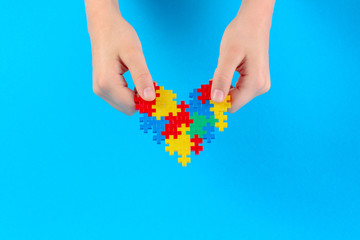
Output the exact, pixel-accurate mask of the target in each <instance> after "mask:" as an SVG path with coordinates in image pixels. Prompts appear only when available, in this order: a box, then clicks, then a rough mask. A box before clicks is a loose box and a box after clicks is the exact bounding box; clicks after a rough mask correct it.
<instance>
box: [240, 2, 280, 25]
mask: <svg viewBox="0 0 360 240" xmlns="http://www.w3.org/2000/svg"><path fill="white" fill-rule="evenodd" d="M274 4H275V0H243V1H242V3H241V7H240V9H239V11H238V14H237V16H236V18H238V19H239V21H241V22H243V23H244V22H246V23H248V24H250V25H251V26H252V27H253V28H254V30H256V29H258V30H263V31H264V30H265V31H270V27H271V20H272V14H273V10H274Z"/></svg>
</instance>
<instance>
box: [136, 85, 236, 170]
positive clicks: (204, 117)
mask: <svg viewBox="0 0 360 240" xmlns="http://www.w3.org/2000/svg"><path fill="white" fill-rule="evenodd" d="M211 84H212V81H211V80H210V81H209V84H205V85H201V87H200V88H198V89H194V90H193V91H192V92H191V93H190V96H189V97H190V100H189V104H188V105H187V104H185V101H181V103H180V104H179V105H178V104H177V102H176V100H175V99H176V94H174V93H173V92H172V90H165V89H164V87H160V86H156V85H155V90H156V98H155V100H154V101H151V102H148V101H145V100H143V99H142V98H141V97H140V96H135V104H136V105H135V108H136V109H137V110H139V113H140V114H141V117H140V129H141V130H143V131H144V132H145V133H148V131H149V130H152V132H153V134H154V136H153V140H154V141H156V142H157V143H158V144H161V142H164V141H165V143H166V144H167V146H166V147H165V151H167V152H169V153H170V155H174V152H177V154H178V156H179V157H178V162H179V163H182V166H183V167H186V164H187V163H190V157H188V156H189V155H190V154H191V152H194V153H195V155H198V154H199V152H200V151H202V150H203V146H201V144H202V143H203V140H206V141H207V142H208V143H210V142H211V140H212V139H215V129H216V128H217V129H219V131H221V132H222V131H224V128H226V127H227V122H226V120H227V115H225V114H226V112H227V110H228V109H229V108H230V107H231V100H230V95H228V96H227V97H226V99H225V100H224V101H223V102H222V103H215V102H213V101H212V100H210V92H211Z"/></svg>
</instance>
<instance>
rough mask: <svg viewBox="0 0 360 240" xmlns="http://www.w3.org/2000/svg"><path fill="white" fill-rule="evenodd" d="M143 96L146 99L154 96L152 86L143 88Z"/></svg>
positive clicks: (151, 98)
mask: <svg viewBox="0 0 360 240" xmlns="http://www.w3.org/2000/svg"><path fill="white" fill-rule="evenodd" d="M144 97H145V99H146V100H153V99H154V98H155V92H154V88H152V87H147V88H145V89H144Z"/></svg>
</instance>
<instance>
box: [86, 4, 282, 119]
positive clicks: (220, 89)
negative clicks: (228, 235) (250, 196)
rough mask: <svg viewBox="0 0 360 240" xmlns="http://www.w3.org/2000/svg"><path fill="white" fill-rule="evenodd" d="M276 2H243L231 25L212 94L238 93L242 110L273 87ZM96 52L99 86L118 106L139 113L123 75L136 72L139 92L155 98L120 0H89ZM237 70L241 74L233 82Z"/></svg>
mask: <svg viewBox="0 0 360 240" xmlns="http://www.w3.org/2000/svg"><path fill="white" fill-rule="evenodd" d="M274 4H275V0H243V1H242V3H241V7H240V9H239V11H238V14H237V16H236V17H235V18H234V19H233V21H232V22H231V23H230V24H229V25H228V27H227V28H226V29H225V32H224V35H223V38H222V40H221V44H220V55H219V59H218V65H217V68H216V70H215V73H214V76H213V86H212V89H211V98H212V100H213V101H215V102H222V101H223V100H224V98H225V97H226V95H228V94H230V95H231V97H232V107H231V109H230V112H232V113H233V112H236V111H237V110H239V109H240V108H241V107H243V106H244V105H245V104H247V103H248V102H250V101H251V100H252V99H254V98H255V97H257V96H259V95H261V94H264V93H266V92H267V91H269V89H270V71H269V53H268V52H269V35H270V27H271V19H272V13H273V8H274ZM85 5H86V13H87V19H88V29H89V34H90V39H91V47H92V55H93V90H94V92H95V93H96V94H97V95H98V96H100V97H101V98H103V99H104V100H105V101H107V102H108V103H109V104H110V105H111V106H113V107H114V108H116V109H117V110H119V111H121V112H123V113H125V114H127V115H132V114H134V113H135V103H134V94H135V92H134V91H132V90H131V89H129V88H128V85H127V83H126V80H125V78H124V76H123V74H124V73H125V72H126V71H130V74H131V76H132V79H133V81H134V84H135V87H136V91H137V93H138V94H139V95H140V96H141V97H142V98H143V99H145V100H148V101H151V100H153V99H154V98H155V89H154V86H153V79H152V77H151V74H150V71H149V69H148V67H147V64H146V61H145V57H144V54H143V51H142V47H141V43H140V40H139V38H138V35H137V34H136V31H135V30H134V28H133V27H132V26H131V25H130V24H129V23H128V22H127V21H126V20H125V19H124V18H123V17H122V15H121V13H120V10H119V4H118V0H85ZM235 72H238V73H239V74H240V77H239V79H238V81H237V82H236V84H235V86H234V87H232V86H231V82H232V78H233V75H234V73H235Z"/></svg>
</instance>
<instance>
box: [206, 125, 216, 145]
mask: <svg viewBox="0 0 360 240" xmlns="http://www.w3.org/2000/svg"><path fill="white" fill-rule="evenodd" d="M203 130H205V131H206V133H205V134H203V139H206V140H207V142H208V143H211V139H215V134H214V133H215V127H213V126H211V124H210V123H206V126H205V127H203Z"/></svg>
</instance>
